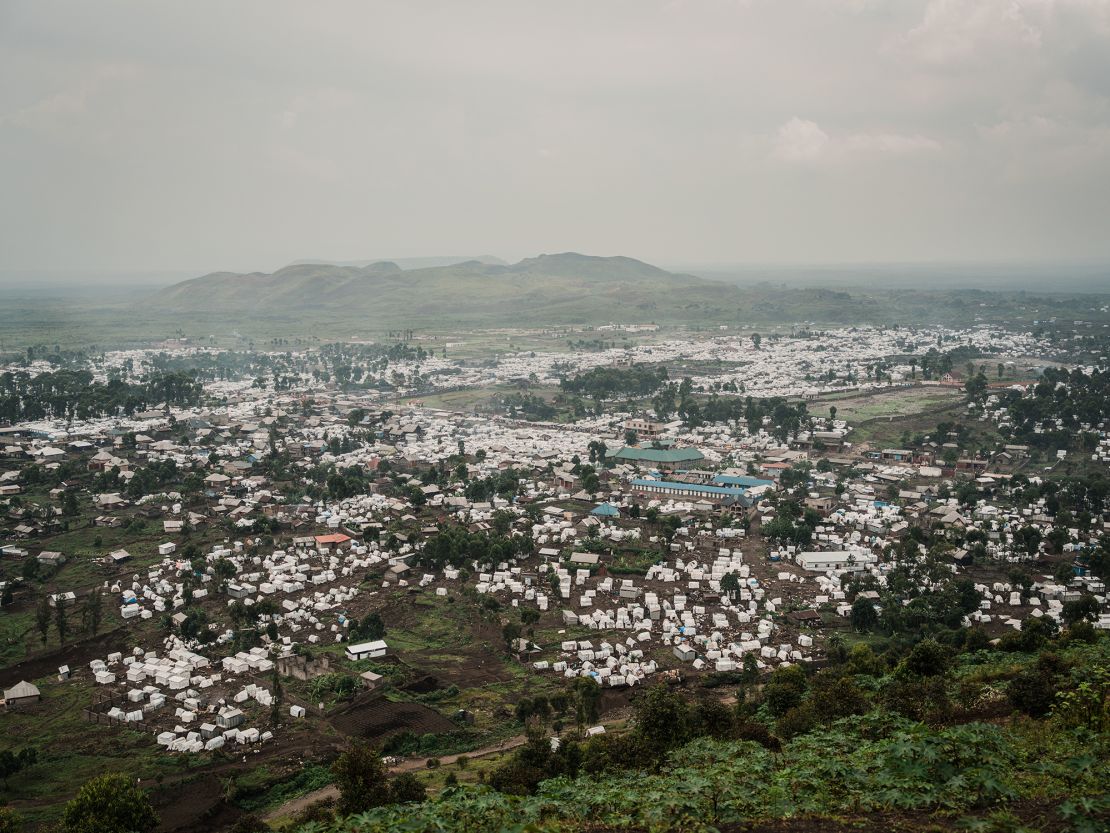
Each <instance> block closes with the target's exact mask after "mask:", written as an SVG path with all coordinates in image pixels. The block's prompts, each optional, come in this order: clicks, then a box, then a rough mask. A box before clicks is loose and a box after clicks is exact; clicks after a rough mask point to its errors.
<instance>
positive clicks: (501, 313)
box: [134, 252, 1107, 337]
mask: <svg viewBox="0 0 1110 833" xmlns="http://www.w3.org/2000/svg"><path fill="white" fill-rule="evenodd" d="M446 260H450V258H447V259H446ZM404 262H405V263H410V262H411V261H404ZM720 277H721V278H722V280H709V279H706V278H702V277H696V276H694V275H689V274H684V273H676V272H668V271H666V270H664V269H660V268H659V267H657V266H652V265H651V264H648V263H644V262H643V261H639V260H635V259H634V258H630V257H594V256H590V255H582V254H577V253H574V252H565V253H563V254H553V255H540V256H539V257H533V258H526V259H525V260H522V261H520V262H519V263H514V264H506V263H504V262H501V261H498V260H497V259H496V258H482V259H479V260H468V261H465V262H462V263H448V264H443V265H435V266H422V267H421V268H410V269H405V268H402V266H401V265H399V264H398V263H396V262H394V261H375V262H371V263H348V264H340V263H295V264H292V265H290V266H286V267H285V268H283V269H279V270H278V271H276V272H273V273H262V272H252V273H249V274H235V273H231V272H216V273H213V274H210V275H205V276H203V277H200V278H193V279H191V280H187V281H183V282H181V283H177V284H174V285H172V286H169V287H167V288H165V289H163V290H161V291H159V292H157V293H155V294H154V295H151V296H146V297H145V298H144V299H143V301H142V302H140V303H139V304H137V305H136V306H135V307H134V313H135V314H136V315H138V314H140V313H141V314H142V315H146V316H149V315H151V314H158V313H161V314H163V315H167V316H171V317H177V318H184V317H186V316H188V317H196V316H201V317H203V319H204V320H205V321H206V322H210V323H213V324H214V323H216V322H220V323H222V324H224V325H231V326H234V327H240V326H247V325H251V326H254V327H256V328H257V329H260V330H264V331H269V330H270V329H274V328H276V329H277V330H278V331H279V332H286V331H292V330H294V329H299V330H301V331H303V330H304V329H305V328H309V329H310V330H312V331H314V332H322V331H323V330H324V329H329V328H332V327H333V326H340V325H342V326H344V327H348V326H350V327H351V328H352V329H355V328H357V329H358V330H359V331H365V330H367V329H370V330H374V329H379V330H380V329H385V330H392V329H400V328H410V327H428V328H435V329H450V328H452V327H468V328H469V327H474V328H481V327H511V326H528V327H536V326H541V327H542V326H559V325H594V324H601V323H606V322H624V323H633V322H635V323H645V322H655V323H669V324H684V325H692V326H699V327H700V326H707V327H708V326H715V325H718V324H749V325H753V324H758V323H760V322H764V323H770V324H781V323H805V322H812V323H815V324H819V325H826V324H847V323H850V324H869V323H870V324H878V323H882V324H911V325H923V324H940V323H944V324H960V325H967V324H972V323H976V322H986V321H996V322H1003V323H1008V324H1016V323H1017V322H1019V321H1024V322H1032V321H1034V320H1038V319H1044V318H1048V317H1055V316H1063V317H1067V318H1069V319H1071V318H1075V319H1083V320H1091V319H1094V320H1099V321H1102V320H1105V319H1106V318H1107V315H1106V313H1105V312H1102V311H1101V310H1099V309H1098V308H1097V307H1095V306H1093V305H1092V300H1091V298H1090V297H1089V296H1078V297H1076V298H1074V299H1069V300H1068V301H1067V302H1064V301H1063V300H1062V299H1060V298H1059V297H1057V298H1055V299H1041V300H1039V301H1035V300H1034V299H1033V298H1031V297H1028V296H1025V295H1021V294H1017V293H1010V292H984V291H980V290H970V289H965V290H957V289H951V288H949V289H944V288H937V287H931V286H929V287H928V288H921V286H905V285H904V284H903V285H901V286H887V285H886V283H885V282H884V281H883V280H881V279H879V278H878V277H877V276H876V275H875V274H871V275H868V276H867V278H868V280H866V281H861V283H860V284H857V286H856V287H853V288H850V289H840V288H833V287H830V286H827V285H826V286H824V287H813V286H810V287H804V286H787V285H782V284H779V285H773V284H772V283H770V282H766V283H762V282H761V283H756V284H747V285H737V283H735V282H732V281H731V280H729V276H724V275H722V276H720ZM732 280H735V278H734V277H733V279H732ZM925 285H926V286H927V284H925ZM268 328H269V329H268ZM321 337H322V336H321Z"/></svg>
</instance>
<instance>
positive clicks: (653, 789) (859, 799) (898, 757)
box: [300, 714, 1110, 833]
mask: <svg viewBox="0 0 1110 833" xmlns="http://www.w3.org/2000/svg"><path fill="white" fill-rule="evenodd" d="M1108 775H1110V765H1108V764H1107V760H1106V758H1105V757H1103V758H1102V759H1101V760H1100V759H1099V758H1098V748H1097V747H1096V746H1093V745H1092V744H1091V743H1090V742H1089V740H1088V742H1086V743H1084V742H1082V741H1079V742H1077V739H1076V738H1075V737H1074V736H1072V735H1070V734H1061V735H1057V736H1048V737H1046V736H1045V733H1043V732H1042V731H1041V730H1040V727H1038V726H1035V725H1025V724H1019V725H1015V726H1012V727H1009V728H1000V727H998V726H993V725H990V724H984V723H972V724H965V725H963V726H958V727H951V728H945V729H939V730H938V729H931V728H929V727H927V726H925V725H923V724H920V723H913V722H910V721H907V720H904V719H897V718H890V717H886V716H882V715H876V714H871V715H866V716H863V717H856V718H851V719H848V720H843V721H840V722H839V723H837V724H834V725H833V726H832V727H831V728H829V729H827V730H824V731H821V732H818V733H814V734H811V735H806V736H803V737H800V738H798V739H796V740H794V741H792V742H790V743H788V744H786V745H785V746H784V747H783V750H782V752H780V753H774V752H770V751H768V750H767V749H765V748H763V747H762V746H760V745H758V744H756V743H753V742H751V741H731V742H722V741H714V740H710V739H704V738H703V739H700V740H698V741H695V742H693V743H691V744H689V745H687V746H685V747H682V748H681V749H679V750H677V751H675V752H673V753H672V754H671V755H670V757H669V759H668V762H667V765H666V766H665V767H664V771H663V772H662V773H660V774H644V773H639V772H628V773H622V774H618V775H610V774H607V775H602V776H592V775H590V776H582V777H579V778H575V779H567V778H559V779H554V780H549V781H545V782H544V783H543V784H542V785H541V786H540V788H539V790H538V791H537V793H536V795H534V796H524V797H520V796H510V795H506V794H503V793H498V792H495V791H493V790H492V789H490V788H488V787H478V788H454V789H448V790H447V791H445V792H444V794H443V795H442V797H440V798H439V799H437V800H433V801H430V802H427V803H424V804H416V805H400V806H391V807H386V808H379V809H376V810H373V811H370V812H369V813H367V814H365V815H362V816H357V817H351V818H348V819H346V821H345V822H343V823H342V824H341V825H340V826H338V827H337V826H334V825H327V824H310V825H307V826H303V827H301V828H300V830H301V833H310V831H332V830H344V831H352V833H353V832H354V831H358V833H372V832H373V831H395V830H409V831H425V830H426V831H431V830H442V829H448V830H510V829H512V830H519V829H529V830H535V831H569V830H579V829H583V828H586V827H610V828H616V829H621V828H637V829H646V830H706V831H708V830H712V829H714V828H715V827H716V826H717V825H721V824H729V823H739V822H743V821H749V820H753V819H774V818H788V817H793V816H799V815H820V816H851V815H859V814H866V813H874V812H883V811H914V810H933V811H936V812H937V813H939V814H941V815H942V816H947V817H948V818H949V819H950V820H951V821H953V822H956V821H958V820H960V819H961V818H963V817H967V816H980V815H983V816H987V817H989V816H990V815H991V814H992V813H996V812H998V808H1000V807H1004V805H1005V803H1006V802H1009V801H1012V800H1015V799H1039V800H1043V801H1045V802H1048V803H1058V805H1059V811H1058V812H1059V814H1060V816H1061V818H1067V817H1068V816H1069V815H1070V816H1072V817H1073V818H1074V820H1075V821H1076V824H1074V826H1073V827H1072V828H1071V829H1074V830H1076V831H1081V830H1084V829H1087V830H1092V831H1094V830H1097V829H1100V828H1098V827H1096V826H1093V825H1097V824H1099V823H1101V821H1100V820H1097V819H1095V818H1094V817H1093V814H1092V816H1088V814H1086V813H1085V812H1084V808H1087V809H1090V810H1093V811H1094V813H1095V814H1097V813H1104V812H1105V811H1106V810H1107V808H1108V807H1110V802H1108V801H1107V799H1106V798H1105V796H1104V795H1101V791H1102V790H1104V789H1105V787H1104V784H1105V779H1106V778H1107V776H1108ZM1084 817H1087V818H1089V819H1090V824H1091V825H1092V826H1089V827H1085V826H1084V824H1085V821H1084ZM965 824H967V822H965ZM524 825H527V828H524ZM968 829H974V828H971V827H969V828H968ZM988 829H989V828H988Z"/></svg>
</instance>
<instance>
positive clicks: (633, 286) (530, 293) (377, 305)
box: [146, 252, 736, 322]
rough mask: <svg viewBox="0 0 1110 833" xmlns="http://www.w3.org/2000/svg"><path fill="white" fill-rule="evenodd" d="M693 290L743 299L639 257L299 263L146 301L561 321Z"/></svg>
mask: <svg viewBox="0 0 1110 833" xmlns="http://www.w3.org/2000/svg"><path fill="white" fill-rule="evenodd" d="M691 291H693V292H695V293H700V294H703V295H707V296H710V297H711V298H712V297H715V298H717V299H718V300H724V299H725V298H726V297H728V296H731V295H734V294H736V293H735V290H734V289H732V288H731V287H728V286H727V285H725V284H722V283H717V282H714V281H708V280H705V279H703V278H698V277H695V276H693V275H685V274H678V273H672V272H668V271H666V270H664V269H661V268H659V267H657V266H653V265H651V264H648V263H645V262H644V261H641V260H637V259H635V258H631V257H625V256H613V257H598V256H594V255H584V254H580V253H577V252H562V253H558V254H541V255H537V256H536V257H532V258H525V259H523V260H520V261H518V262H517V263H513V264H505V265H502V264H498V263H487V262H484V261H481V260H469V261H464V262H461V263H455V264H452V265H450V266H431V267H424V268H418V269H402V268H401V267H400V266H399V265H398V264H397V263H395V262H393V261H375V262H371V263H369V264H367V265H365V266H341V265H335V264H327V263H293V264H290V265H288V266H284V267H282V268H281V269H278V270H276V271H274V272H270V273H266V272H247V273H234V272H212V273H209V274H207V275H201V276H199V277H196V278H191V279H189V280H186V281H181V282H179V283H176V284H173V285H171V286H169V287H166V288H165V289H163V290H161V291H159V292H158V293H156V294H155V295H154V296H153V297H152V298H150V299H149V300H148V301H147V302H146V303H147V305H148V306H149V307H153V308H155V309H161V310H165V311H171V312H174V311H176V312H213V313H215V312H219V313H236V312H239V313H248V312H249V313H254V314H258V313H266V312H279V311H281V312H288V311H289V310H290V309H301V310H315V311H323V312H328V311H333V312H335V313H336V314H342V315H359V316H362V317H366V318H370V319H374V320H383V321H385V320H388V321H397V320H411V319H413V318H423V317H425V316H429V315H436V314H439V315H445V316H448V317H450V318H452V319H454V320H462V319H469V318H475V317H480V318H489V317H490V315H491V314H493V317H495V318H496V317H499V315H500V314H503V315H504V316H505V317H510V318H511V317H514V316H517V315H519V314H528V315H529V316H532V315H541V314H544V315H551V316H552V321H553V322H560V321H573V320H580V319H581V318H582V316H583V314H584V312H588V311H589V309H590V308H591V307H595V308H598V307H603V308H604V309H606V310H608V311H610V312H611V311H613V310H620V309H621V308H625V307H627V308H636V309H639V310H640V311H641V313H642V311H643V310H644V309H645V308H648V309H650V307H652V306H654V305H655V304H657V303H660V302H677V301H678V297H677V293H680V292H681V293H683V294H688V293H690V292H691ZM641 317H642V315H641Z"/></svg>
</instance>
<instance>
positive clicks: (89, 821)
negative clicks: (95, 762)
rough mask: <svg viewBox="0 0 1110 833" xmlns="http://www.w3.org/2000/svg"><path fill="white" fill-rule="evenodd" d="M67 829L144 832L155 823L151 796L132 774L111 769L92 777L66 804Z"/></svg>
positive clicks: (80, 832)
mask: <svg viewBox="0 0 1110 833" xmlns="http://www.w3.org/2000/svg"><path fill="white" fill-rule="evenodd" d="M62 825H63V828H64V829H65V831H66V833H147V831H150V830H153V829H154V828H155V827H157V826H158V816H156V815H155V814H154V808H153V807H151V805H150V799H149V798H148V797H147V794H146V793H145V792H143V791H142V790H141V789H140V788H139V786H138V785H137V784H135V783H134V782H133V781H132V780H131V778H129V777H128V776H126V775H124V774H122V773H119V772H113V773H108V774H106V775H101V776H98V777H96V778H93V779H92V780H91V781H89V782H88V783H86V784H85V785H84V786H83V787H81V789H80V791H79V792H78V793H77V797H76V798H74V799H73V800H72V801H71V802H69V803H68V804H67V805H66V808H65V813H64V814H63V816H62Z"/></svg>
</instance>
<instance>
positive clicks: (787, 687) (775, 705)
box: [763, 665, 806, 717]
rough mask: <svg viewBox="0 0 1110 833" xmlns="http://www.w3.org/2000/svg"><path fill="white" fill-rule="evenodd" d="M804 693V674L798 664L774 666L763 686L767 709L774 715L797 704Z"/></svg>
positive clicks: (776, 715) (782, 712)
mask: <svg viewBox="0 0 1110 833" xmlns="http://www.w3.org/2000/svg"><path fill="white" fill-rule="evenodd" d="M805 693H806V675H805V672H804V671H803V670H802V668H801V666H799V665H788V666H785V667H780V668H776V669H775V670H774V671H773V672H772V673H771V678H770V679H769V680H768V681H767V684H766V685H765V686H764V687H763V699H764V701H765V702H766V703H767V710H768V711H770V712H771V714H773V715H774V716H775V717H782V716H783V715H784V714H786V712H787V711H789V710H790V709H792V708H794V707H795V706H797V705H799V704H800V703H801V702H802V698H803V697H804V696H805Z"/></svg>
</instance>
